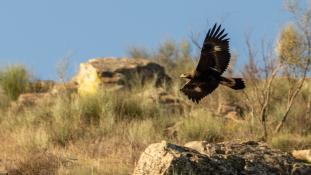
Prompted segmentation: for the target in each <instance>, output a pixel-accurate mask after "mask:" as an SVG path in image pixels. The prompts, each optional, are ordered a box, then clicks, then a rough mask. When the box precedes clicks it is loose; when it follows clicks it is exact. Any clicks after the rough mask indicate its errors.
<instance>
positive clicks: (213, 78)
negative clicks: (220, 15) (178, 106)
mask: <svg viewBox="0 0 311 175" xmlns="http://www.w3.org/2000/svg"><path fill="white" fill-rule="evenodd" d="M224 31H225V29H221V25H219V26H217V24H215V25H214V27H213V28H212V29H209V30H208V33H207V35H206V37H205V40H204V43H203V47H202V50H201V56H200V60H199V63H198V65H197V67H196V69H195V71H194V72H193V73H192V74H182V75H181V76H180V77H182V78H187V79H189V81H188V82H187V83H186V84H185V85H184V86H183V87H182V88H181V89H180V90H181V91H182V92H183V93H184V94H185V95H186V96H187V97H188V98H189V99H191V100H192V101H193V102H196V103H199V101H200V100H201V99H202V98H203V97H205V96H206V95H208V94H210V93H211V92H213V91H214V90H215V89H216V88H217V87H218V85H219V84H222V85H225V86H228V87H230V88H232V89H235V90H239V89H243V88H245V84H244V81H243V80H242V79H241V78H226V77H223V76H221V75H222V74H223V73H224V71H225V70H226V69H227V67H228V64H229V61H230V52H229V38H227V33H224Z"/></svg>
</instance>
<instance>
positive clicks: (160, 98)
mask: <svg viewBox="0 0 311 175" xmlns="http://www.w3.org/2000/svg"><path fill="white" fill-rule="evenodd" d="M137 96H139V97H142V98H143V99H144V103H150V104H159V105H161V107H164V108H163V109H165V110H169V112H171V113H184V112H185V111H186V110H188V109H190V105H189V104H188V103H186V102H185V101H184V100H183V99H181V98H178V97H177V96H174V95H172V94H170V93H168V92H167V91H166V90H164V89H163V88H147V89H146V90H144V91H143V92H140V93H138V94H137Z"/></svg>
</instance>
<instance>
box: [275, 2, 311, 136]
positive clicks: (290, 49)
mask: <svg viewBox="0 0 311 175" xmlns="http://www.w3.org/2000/svg"><path fill="white" fill-rule="evenodd" d="M286 7H287V10H288V11H289V12H290V13H291V14H292V15H293V17H294V18H295V26H294V25H293V24H290V25H287V26H286V27H285V28H284V29H283V30H282V32H281V34H280V37H279V40H278V46H277V53H278V57H279V59H280V61H281V62H282V64H283V65H284V69H283V73H284V75H285V76H286V77H287V80H288V83H289V85H290V88H289V90H288V93H287V103H286V109H285V111H284V113H283V115H282V119H281V121H280V122H279V124H278V125H277V126H276V128H275V132H276V133H278V132H280V130H281V129H282V127H283V125H284V123H285V121H286V119H287V117H288V116H289V113H290V111H291V108H292V106H293V103H294V100H295V99H296V97H297V95H298V94H299V93H300V91H301V89H302V86H303V84H304V82H305V79H306V76H307V73H308V72H309V69H310V63H311V50H310V49H311V27H310V26H311V8H310V5H309V6H308V8H306V9H302V8H300V6H299V4H298V1H297V0H289V1H287V3H286Z"/></svg>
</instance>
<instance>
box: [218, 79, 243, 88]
mask: <svg viewBox="0 0 311 175" xmlns="http://www.w3.org/2000/svg"><path fill="white" fill-rule="evenodd" d="M220 84H222V85H225V86H228V87H230V88H231V89H234V90H239V89H244V88H245V83H244V81H243V79H242V78H226V77H221V80H220Z"/></svg>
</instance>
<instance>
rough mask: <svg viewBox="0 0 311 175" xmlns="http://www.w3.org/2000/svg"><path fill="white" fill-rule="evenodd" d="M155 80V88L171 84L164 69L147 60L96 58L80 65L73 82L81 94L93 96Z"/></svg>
mask: <svg viewBox="0 0 311 175" xmlns="http://www.w3.org/2000/svg"><path fill="white" fill-rule="evenodd" d="M148 80H151V81H152V80H154V85H155V86H157V87H158V86H161V85H164V84H165V83H169V82H170V81H171V78H170V77H169V76H168V75H167V74H166V73H165V70H164V68H163V67H162V66H161V65H159V64H157V63H154V62H151V61H149V60H146V59H129V58H95V59H91V60H89V61H87V62H85V63H81V64H80V69H79V71H78V73H77V74H76V75H75V76H74V78H73V81H74V82H76V83H77V84H78V92H79V94H82V95H83V94H93V93H96V92H97V91H98V90H99V89H105V90H116V89H122V88H125V87H129V86H131V85H132V84H133V83H135V81H136V82H137V81H141V83H144V82H146V81H148Z"/></svg>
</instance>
